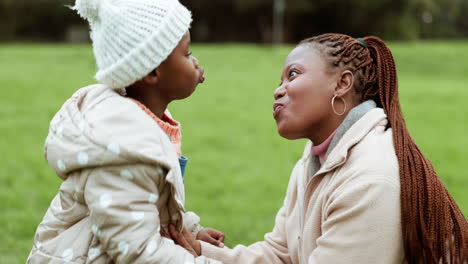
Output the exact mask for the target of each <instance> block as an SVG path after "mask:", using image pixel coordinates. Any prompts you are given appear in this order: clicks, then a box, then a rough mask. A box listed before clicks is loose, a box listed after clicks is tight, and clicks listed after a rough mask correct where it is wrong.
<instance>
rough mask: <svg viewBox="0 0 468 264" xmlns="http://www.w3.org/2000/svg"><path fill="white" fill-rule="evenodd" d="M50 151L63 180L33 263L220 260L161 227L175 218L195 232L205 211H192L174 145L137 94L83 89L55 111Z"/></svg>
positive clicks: (39, 230)
mask: <svg viewBox="0 0 468 264" xmlns="http://www.w3.org/2000/svg"><path fill="white" fill-rule="evenodd" d="M45 155H46V159H47V161H48V162H49V164H50V166H51V167H52V168H53V169H54V170H55V171H56V173H57V175H58V176H59V177H60V178H62V179H63V183H62V185H61V186H60V191H59V193H58V194H57V195H56V196H55V198H54V199H53V201H52V203H51V205H50V207H49V209H48V211H47V213H46V215H45V216H44V218H43V220H42V222H41V223H40V224H39V226H38V228H37V231H36V235H35V238H34V246H33V248H32V250H31V253H30V256H29V258H28V263H31V264H33V263H153V264H154V263H186V262H187V263H194V262H195V263H215V262H214V261H211V260H209V259H206V258H205V257H199V258H197V259H194V257H193V256H192V255H190V254H189V253H188V252H187V251H186V250H184V249H183V248H181V247H179V246H177V245H175V244H174V243H173V242H172V240H169V239H167V238H164V237H162V236H161V235H160V228H163V229H165V228H167V225H168V224H169V223H177V226H178V227H179V228H181V226H182V224H184V225H185V226H186V227H188V228H189V230H190V231H191V232H192V233H193V234H194V235H195V234H196V233H197V232H198V231H199V229H200V227H199V225H198V222H199V218H198V216H196V215H195V214H193V213H185V210H184V199H185V197H184V185H183V182H182V176H181V172H180V166H179V162H178V156H177V154H176V152H175V149H174V147H173V146H172V144H171V142H170V141H169V139H168V137H167V136H166V135H165V134H164V132H163V131H162V130H161V129H160V127H159V126H158V125H157V124H156V122H154V120H152V119H151V117H149V116H148V115H147V114H146V113H145V112H144V111H142V110H141V108H140V107H139V106H137V105H136V104H135V103H134V102H132V101H131V100H129V99H127V98H125V97H123V96H121V95H119V94H118V93H117V92H115V91H112V90H110V89H108V88H106V87H105V86H103V85H94V86H89V87H85V88H83V89H80V90H79V91H78V92H76V93H75V94H74V95H73V96H72V97H71V98H70V99H69V100H68V101H67V102H65V104H64V105H63V107H62V108H61V109H60V111H59V112H58V113H57V114H56V115H55V117H54V118H53V120H52V122H51V125H50V131H49V135H48V137H47V140H46V144H45Z"/></svg>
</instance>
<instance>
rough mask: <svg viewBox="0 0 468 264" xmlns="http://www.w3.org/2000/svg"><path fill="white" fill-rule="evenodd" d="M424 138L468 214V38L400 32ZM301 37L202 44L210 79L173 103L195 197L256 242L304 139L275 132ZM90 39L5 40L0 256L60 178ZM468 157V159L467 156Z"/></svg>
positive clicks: (205, 214) (28, 231) (88, 74)
mask: <svg viewBox="0 0 468 264" xmlns="http://www.w3.org/2000/svg"><path fill="white" fill-rule="evenodd" d="M390 46H391V48H392V50H393V52H394V54H395V57H396V62H397V69H398V72H399V83H400V98H401V102H402V107H403V111H404V113H405V117H406V120H407V123H408V126H409V128H410V130H411V133H412V135H413V137H414V138H415V140H416V142H417V143H418V144H419V146H420V147H421V149H422V150H423V152H424V153H425V154H426V155H427V156H428V157H429V159H430V160H431V161H432V162H433V164H434V166H435V168H436V170H437V172H438V173H439V175H440V177H441V178H442V180H443V182H444V183H445V184H446V186H447V187H448V189H449V191H450V193H451V194H452V195H453V196H454V198H455V200H456V201H457V202H458V204H459V205H460V206H461V208H462V210H463V212H464V213H465V214H467V213H468V193H467V192H466V190H468V178H467V177H468V175H467V173H466V167H464V165H463V164H464V162H466V160H467V159H468V148H467V147H468V137H466V133H467V131H468V130H467V117H468V107H467V106H466V103H467V102H468V89H467V88H468V85H467V83H468V75H467V72H468V52H467V50H468V42H463V41H459V42H414V43H392V44H391V45H390ZM290 49H291V47H281V48H274V49H272V48H270V47H264V46H254V45H195V46H194V47H193V51H194V54H195V55H196V56H197V57H198V58H199V60H200V62H201V64H202V65H203V66H204V67H205V69H206V76H207V81H206V82H205V83H204V84H203V85H201V86H200V87H199V88H198V90H197V92H196V93H195V94H194V95H193V96H192V97H190V98H189V99H187V100H185V101H181V102H175V103H173V105H171V107H170V108H171V110H172V113H173V114H174V115H175V117H176V118H177V119H178V120H179V121H181V122H182V124H183V134H184V144H183V149H184V153H185V154H186V155H187V156H188V157H189V158H190V162H189V165H188V170H187V178H186V190H187V208H188V209H190V210H193V211H196V212H197V213H198V214H199V215H200V216H201V217H202V224H204V225H205V226H212V227H214V228H218V229H220V230H222V231H224V232H225V233H226V236H227V244H228V245H230V246H232V245H235V244H237V243H243V244H249V243H252V242H254V241H257V240H261V239H262V238H263V235H264V234H265V233H266V232H268V231H269V230H271V228H272V227H273V224H274V216H275V213H276V211H277V209H278V208H279V207H280V205H281V202H282V199H283V197H284V194H285V189H286V185H287V182H288V178H289V175H290V172H291V170H292V167H293V165H294V163H295V161H296V160H297V159H298V158H299V157H300V155H301V153H302V150H303V144H304V142H305V141H304V140H299V141H288V140H285V139H283V138H281V137H280V136H278V134H277V133H276V127H275V123H274V121H273V119H272V116H271V112H272V111H271V104H272V102H273V97H272V93H273V90H274V89H275V88H276V86H277V84H278V82H279V75H280V70H281V67H282V63H283V61H284V58H285V56H286V55H287V53H288V52H289V50H290ZM94 69H95V66H94V61H93V57H92V50H91V48H90V47H89V46H87V45H84V46H71V45H1V46H0V85H1V91H2V95H1V96H0V118H1V120H2V122H0V131H1V135H2V136H1V137H0V157H1V159H0V168H1V169H0V201H1V202H0V204H1V214H0V241H1V242H0V244H1V246H0V263H24V262H25V260H26V257H27V254H28V253H29V250H30V248H31V246H32V238H33V234H34V231H35V228H36V226H37V224H38V223H39V222H40V220H41V218H42V216H43V215H44V213H45V210H46V209H47V207H48V205H49V203H50V200H51V198H52V197H53V196H54V195H55V194H56V192H57V189H58V186H59V184H60V180H59V178H58V177H56V176H54V173H53V171H52V170H51V169H50V168H49V167H48V166H47V164H46V162H45V160H44V158H43V144H44V139H45V137H46V135H47V130H48V124H49V122H50V120H51V118H52V117H53V115H54V113H55V112H56V111H57V110H58V109H59V107H60V106H61V104H62V103H63V102H64V101H65V100H66V99H67V98H68V97H69V96H70V95H71V94H72V93H73V92H74V91H75V90H76V89H78V88H80V87H82V86H85V85H87V84H90V83H92V82H93V79H92V76H93V73H94ZM465 165H466V164H465Z"/></svg>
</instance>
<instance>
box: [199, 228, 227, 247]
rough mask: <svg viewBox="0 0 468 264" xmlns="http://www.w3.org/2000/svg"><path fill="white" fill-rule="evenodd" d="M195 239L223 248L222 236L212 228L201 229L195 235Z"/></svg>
mask: <svg viewBox="0 0 468 264" xmlns="http://www.w3.org/2000/svg"><path fill="white" fill-rule="evenodd" d="M197 239H198V240H201V241H205V242H207V243H210V244H212V245H215V246H217V247H220V248H223V247H224V234H223V233H222V232H220V231H218V230H215V229H213V228H202V229H201V230H200V231H199V232H198V234H197Z"/></svg>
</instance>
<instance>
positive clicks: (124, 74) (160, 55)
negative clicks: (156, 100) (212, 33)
mask: <svg viewBox="0 0 468 264" xmlns="http://www.w3.org/2000/svg"><path fill="white" fill-rule="evenodd" d="M72 9H73V10H76V11H77V12H78V14H79V15H80V16H81V17H82V18H84V19H86V20H87V21H88V22H89V25H90V28H91V40H92V42H93V50H94V57H95V58H96V64H97V67H98V72H97V73H96V76H95V78H96V80H97V81H98V82H100V83H103V84H105V85H107V86H108V87H109V88H111V89H115V90H119V89H122V88H125V87H127V86H129V85H131V84H133V83H135V82H136V81H138V80H140V79H142V78H143V77H145V76H146V75H148V74H149V73H150V72H151V71H153V70H154V69H156V68H157V67H158V66H159V65H160V64H161V63H162V62H163V61H164V60H165V59H166V58H167V57H168V56H169V55H170V54H171V52H172V51H173V50H174V48H175V47H176V46H177V45H178V43H179V42H180V40H181V39H182V37H183V36H184V34H185V33H186V32H187V31H188V29H189V28H190V23H191V22H192V15H191V13H190V11H189V10H187V8H185V7H184V6H183V5H182V4H180V3H179V1H178V0H76V2H75V6H73V7H72Z"/></svg>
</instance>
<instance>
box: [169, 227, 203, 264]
mask: <svg viewBox="0 0 468 264" xmlns="http://www.w3.org/2000/svg"><path fill="white" fill-rule="evenodd" d="M169 232H170V233H171V237H172V239H173V240H174V242H175V243H176V244H178V245H179V246H181V247H183V248H185V249H186V250H187V251H188V252H190V253H191V254H192V255H193V256H195V257H198V256H200V255H201V244H200V242H199V241H197V240H195V238H193V236H192V234H191V233H190V232H189V231H187V229H186V228H185V227H184V228H183V229H182V232H181V233H179V232H178V231H177V230H176V228H175V226H174V225H172V224H171V225H169Z"/></svg>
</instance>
